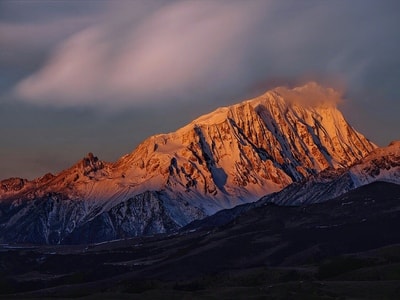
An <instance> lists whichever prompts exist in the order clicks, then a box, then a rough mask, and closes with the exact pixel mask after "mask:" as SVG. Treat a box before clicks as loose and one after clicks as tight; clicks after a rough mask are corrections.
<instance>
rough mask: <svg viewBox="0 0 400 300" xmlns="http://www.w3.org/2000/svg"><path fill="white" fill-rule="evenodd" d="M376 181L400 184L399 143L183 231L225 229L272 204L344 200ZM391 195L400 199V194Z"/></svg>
mask: <svg viewBox="0 0 400 300" xmlns="http://www.w3.org/2000/svg"><path fill="white" fill-rule="evenodd" d="M374 182H387V183H394V184H397V185H400V141H393V142H392V143H390V144H389V146H387V147H385V148H377V149H375V150H373V151H372V152H371V153H370V154H368V155H367V156H366V157H364V158H363V159H361V160H359V161H357V162H356V163H354V164H353V165H352V166H350V167H348V168H342V169H326V170H324V171H322V172H320V173H318V174H317V175H313V176H310V177H308V178H307V179H306V180H303V181H301V182H295V183H293V184H291V185H289V186H288V187H286V188H284V189H283V190H281V191H279V192H277V193H273V194H270V195H267V196H264V197H262V198H261V199H260V200H258V201H257V202H254V203H249V204H243V205H239V206H236V207H234V208H232V209H226V210H221V211H219V212H218V213H216V214H214V215H212V216H209V217H207V218H204V219H202V220H197V221H194V222H192V223H190V224H189V225H187V226H186V227H184V230H194V229H196V230H197V229H199V228H213V227H217V226H222V225H225V224H228V223H229V222H232V221H233V220H234V219H235V218H237V217H239V216H240V215H242V214H245V213H247V212H248V211H250V210H253V209H257V208H260V207H263V206H265V205H268V204H270V203H273V204H277V205H279V206H302V207H307V206H308V205H310V204H315V203H322V202H327V201H328V200H332V199H334V198H337V197H342V198H341V199H345V198H346V197H344V196H342V195H344V194H346V193H348V192H351V191H353V190H355V189H357V188H359V187H361V186H364V185H368V184H370V183H374ZM355 194H356V192H352V194H351V195H353V196H354V195H355ZM390 196H391V197H394V198H396V197H397V198H399V197H400V194H398V195H397V194H393V195H390ZM397 198H396V199H397ZM347 204H351V201H350V200H349V201H348V202H347ZM347 204H345V205H347Z"/></svg>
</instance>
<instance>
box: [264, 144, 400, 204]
mask: <svg viewBox="0 0 400 300" xmlns="http://www.w3.org/2000/svg"><path fill="white" fill-rule="evenodd" d="M376 181H385V182H391V183H396V184H400V141H395V142H392V143H390V145H389V146H387V147H385V148H377V149H375V150H373V151H372V152H371V153H370V154H369V155H367V156H366V157H365V158H363V159H362V160H360V161H358V162H356V163H355V164H354V165H352V166H351V167H350V168H347V169H339V170H333V169H327V170H325V171H323V172H321V173H319V174H317V175H315V176H311V177H310V178H308V179H307V180H306V181H304V182H299V183H294V184H292V185H290V186H288V187H287V188H285V189H284V190H282V191H281V192H279V193H276V194H273V195H269V196H266V197H264V198H262V200H261V202H264V203H265V202H273V203H276V204H279V205H305V204H310V203H318V202H324V201H327V200H330V199H333V198H335V197H338V196H340V195H342V194H344V193H346V192H348V191H350V190H353V189H355V188H358V187H360V186H364V185H367V184H369V183H372V182H376Z"/></svg>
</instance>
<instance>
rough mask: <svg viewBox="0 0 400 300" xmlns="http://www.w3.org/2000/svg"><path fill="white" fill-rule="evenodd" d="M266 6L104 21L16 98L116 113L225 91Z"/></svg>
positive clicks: (191, 8) (70, 44)
mask: <svg viewBox="0 0 400 300" xmlns="http://www.w3.org/2000/svg"><path fill="white" fill-rule="evenodd" d="M267 6H268V5H265V4H264V3H262V2H252V3H247V2H246V3H244V2H229V3H228V2H217V1H182V2H177V3H173V4H170V5H166V6H162V7H161V8H158V9H156V10H153V11H151V13H149V15H148V17H147V18H144V19H143V18H142V19H141V20H139V22H138V21H136V20H135V19H133V20H128V19H126V18H127V17H129V14H128V15H127V14H126V13H121V17H122V20H121V21H120V22H112V21H114V19H112V20H109V19H105V20H102V21H103V22H102V23H99V24H96V25H93V26H89V27H87V28H84V29H83V30H81V31H79V32H77V33H76V34H74V35H72V36H71V37H70V38H68V39H67V40H66V41H63V42H62V43H61V44H60V45H59V46H58V47H57V49H56V50H55V51H54V53H53V54H52V56H51V58H50V59H49V60H48V61H47V62H46V63H45V65H44V66H43V67H42V68H41V69H40V70H39V71H37V72H36V73H34V74H32V75H31V76H29V77H27V78H25V79H23V80H22V81H21V82H20V83H19V84H18V85H17V86H16V89H15V92H16V94H17V95H18V96H19V97H21V98H22V99H24V100H25V101H30V102H34V103H40V104H52V105H55V106H75V105H89V106H91V105H99V104H102V105H107V106H116V107H119V106H120V105H121V104H122V105H125V104H131V103H134V104H138V103H139V104H140V103H143V102H146V103H148V102H149V101H150V102H151V101H160V99H171V98H173V97H174V96H183V95H185V96H190V92H191V91H193V90H196V89H198V88H199V87H202V86H203V87H208V88H213V87H215V86H218V85H220V84H222V85H223V84H224V82H226V78H235V75H234V74H235V73H236V74H239V73H240V68H241V67H242V66H243V65H244V64H245V63H246V61H245V59H246V51H247V50H246V48H247V47H249V45H247V42H250V40H247V39H246V35H249V34H251V30H252V29H254V26H256V24H257V22H258V21H259V20H260V9H261V10H265V9H266V8H267ZM113 16H115V14H113ZM235 79H236V78H235ZM218 80H219V81H220V82H217V81H218ZM213 81H215V82H213ZM228 81H230V80H228Z"/></svg>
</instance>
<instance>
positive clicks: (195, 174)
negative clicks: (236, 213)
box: [0, 83, 376, 243]
mask: <svg viewBox="0 0 400 300" xmlns="http://www.w3.org/2000/svg"><path fill="white" fill-rule="evenodd" d="M338 101H340V96H339V94H338V93H337V92H335V91H334V90H333V89H330V88H324V87H321V86H319V85H318V84H316V83H308V84H306V85H304V86H302V87H297V88H294V89H289V88H285V87H279V88H275V89H273V90H271V91H268V92H267V93H265V94H263V95H261V96H259V97H257V98H254V99H251V100H247V101H244V102H242V103H239V104H236V105H232V106H229V107H222V108H219V109H217V110H215V111H214V112H211V113H209V114H207V115H204V116H201V117H199V118H197V119H196V120H194V121H193V122H191V123H190V124H188V125H186V126H184V127H183V128H181V129H179V130H177V131H176V132H173V133H169V134H160V135H155V136H152V137H150V138H148V139H147V140H145V141H144V142H143V143H142V144H140V145H139V146H138V147H137V148H136V149H135V150H134V151H133V152H132V153H130V154H127V155H125V156H123V157H121V158H120V159H119V160H118V161H117V162H115V163H106V162H102V161H100V160H98V159H97V158H96V157H95V156H94V155H93V154H89V155H88V156H87V157H86V158H84V159H83V160H82V161H80V162H78V163H77V164H76V165H75V166H73V167H71V168H70V169H68V170H66V171H63V172H61V173H60V174H58V175H56V176H53V175H48V176H45V177H43V178H41V179H37V180H34V181H32V182H28V181H26V180H22V179H15V178H14V179H10V180H6V181H3V182H1V184H0V200H1V202H0V203H1V204H2V207H1V209H2V211H1V216H2V223H3V224H6V225H5V226H6V227H8V226H13V225H12V224H14V225H16V224H18V227H21V226H22V227H23V228H25V226H26V227H29V226H30V225H32V224H36V225H35V226H38V227H39V228H37V229H35V232H30V233H29V234H25V235H24V236H18V237H16V236H14V237H12V238H11V237H10V238H9V239H14V240H18V241H20V240H22V241H39V242H46V243H60V242H64V241H65V239H67V240H68V239H72V241H74V242H76V241H79V240H82V239H83V240H85V241H87V239H88V238H89V235H90V234H89V233H90V232H93V230H94V229H93V228H97V229H96V230H95V231H96V232H97V233H98V238H96V237H94V238H93V235H92V239H94V240H99V239H100V240H101V239H112V238H118V237H121V236H131V235H140V234H152V233H158V232H167V231H169V230H172V229H176V228H178V227H181V226H183V225H185V224H187V223H188V222H190V221H192V220H194V219H198V218H202V217H204V216H207V215H210V214H213V213H215V212H216V211H218V210H220V209H224V208H231V207H233V206H235V205H237V204H240V203H245V202H252V201H255V200H257V199H259V198H260V197H261V196H264V195H266V194H270V193H272V192H276V191H279V190H281V189H283V188H284V187H286V186H288V185H289V184H291V183H293V182H298V181H301V180H303V179H304V178H306V177H308V176H310V175H315V174H318V173H319V172H321V171H322V170H324V169H327V168H342V167H347V166H350V165H351V164H353V163H354V162H356V161H358V160H360V159H361V158H363V157H364V156H366V155H367V154H368V153H369V152H371V151H372V150H374V149H375V148H376V146H375V145H374V144H373V143H371V142H370V141H368V140H367V139H366V138H365V137H364V136H363V135H361V134H360V133H358V132H357V131H355V130H354V129H353V128H352V127H351V126H350V125H349V124H348V123H347V122H346V120H345V119H344V117H343V115H342V114H341V113H340V111H339V110H338V109H337V108H336V104H337V103H338ZM35 203H36V204H35ZM49 203H51V205H50V204H49ZM39 204H40V205H39ZM35 205H36V206H35ZM11 207H12V208H11ZM39 207H41V211H40V213H39ZM44 207H45V208H44ZM43 209H44V211H45V212H43ZM32 212H34V213H32ZM36 212H37V213H36ZM27 213H29V214H30V216H29V218H25V219H20V218H24V215H25V214H27ZM10 222H11V223H10ZM23 224H25V225H23ZM16 226H17V225H16ZM3 227H4V226H3ZM30 228H32V227H30ZM50 237H51V238H50Z"/></svg>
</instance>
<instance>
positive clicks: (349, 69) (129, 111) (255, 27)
mask: <svg viewBox="0 0 400 300" xmlns="http://www.w3.org/2000/svg"><path fill="white" fill-rule="evenodd" d="M309 80H313V81H317V82H318V83H320V84H323V85H326V86H331V87H334V88H338V89H340V90H341V91H342V92H343V97H344V100H343V101H342V102H341V103H340V106H339V109H340V110H341V111H342V112H343V113H344V115H345V117H346V118H347V120H348V121H349V122H350V124H351V125H353V127H355V128H356V129H357V130H358V131H360V132H361V133H363V134H364V135H365V136H367V138H369V139H370V140H372V141H373V142H375V143H376V144H378V145H380V146H384V145H387V144H388V143H389V142H390V141H392V140H398V139H400V136H399V129H400V118H399V113H400V88H399V87H400V1H397V0H394V1H389V0H379V1H378V0H373V1H372V0H352V1H348V0H334V1H323V0H318V1H317V0H316V1H313V0H302V1H299V0H264V1H258V0H246V1H242V0H240V1H236V0H230V1H223V0H221V1H219V0H185V1H178V0H176V1H162V0H159V1H155V0H154V1H152V0H143V1H140V0H135V1H128V0H121V1H118V0H110V1H105V0H104V1H102V0H83V1H78V0H66V1H63V0H57V1H52V0H0V180H1V179H5V178H8V177H23V178H28V179H33V178H35V177H38V176H41V175H44V174H45V173H48V172H52V173H57V172H60V171H61V170H62V169H64V168H67V167H69V166H71V165H72V164H73V163H75V162H76V161H78V160H79V159H81V158H82V157H83V156H85V155H86V154H87V153H88V152H93V153H94V154H95V155H96V156H98V157H99V158H100V159H102V160H105V161H115V160H116V159H118V158H119V157H120V156H122V155H124V154H126V153H129V152H131V151H132V150H133V149H134V148H135V147H136V146H137V145H138V144H139V143H140V142H141V141H143V140H144V139H145V138H146V137H148V136H150V135H153V134H157V133H165V132H171V131H175V130H176V129H178V128H180V127H182V126H183V125H185V124H186V123H189V122H190V121H191V120H193V119H194V118H196V117H198V116H200V115H202V114H204V113H207V112H210V111H212V110H214V109H215V108H217V107H220V106H226V105H230V104H233V103H237V102H240V101H242V100H245V99H248V98H251V97H254V96H257V95H259V94H261V93H263V92H265V91H267V90H268V89H270V88H273V87H274V86H279V85H288V86H296V85H299V84H302V83H305V82H306V81H309Z"/></svg>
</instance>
